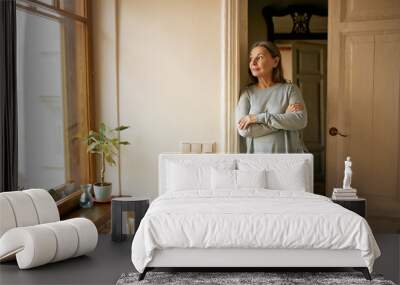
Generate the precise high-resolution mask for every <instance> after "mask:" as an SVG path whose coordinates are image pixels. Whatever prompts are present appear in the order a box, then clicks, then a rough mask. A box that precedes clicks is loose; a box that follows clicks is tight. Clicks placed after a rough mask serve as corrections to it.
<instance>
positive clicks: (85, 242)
mask: <svg viewBox="0 0 400 285" xmlns="http://www.w3.org/2000/svg"><path fill="white" fill-rule="evenodd" d="M97 239H98V235H97V229H96V227H95V225H94V224H93V223H92V222H91V221H90V220H88V219H85V218H76V219H71V220H66V221H61V222H54V223H49V224H42V225H35V226H29V227H18V228H13V229H11V230H9V231H7V232H6V233H5V234H4V235H3V236H2V237H1V238H0V261H3V260H8V259H9V258H10V257H12V256H13V255H15V254H16V259H17V263H18V266H19V268H20V269H28V268H32V267H36V266H40V265H43V264H46V263H49V262H56V261H60V260H63V259H67V258H70V257H76V256H79V255H82V254H86V253H88V252H90V251H92V250H93V249H94V248H95V247H96V245H97Z"/></svg>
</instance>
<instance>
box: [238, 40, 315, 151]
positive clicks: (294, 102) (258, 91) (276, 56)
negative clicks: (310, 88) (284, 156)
mask: <svg viewBox="0 0 400 285" xmlns="http://www.w3.org/2000/svg"><path fill="white" fill-rule="evenodd" d="M249 67H250V70H249V71H250V77H251V79H252V81H253V84H250V85H249V86H247V87H245V88H244V89H243V90H242V92H241V94H240V98H239V102H238V105H237V108H236V121H237V123H238V125H237V128H238V132H239V134H240V135H241V136H242V137H245V138H246V145H247V153H296V152H307V148H306V147H305V145H304V142H303V135H302V131H301V130H302V129H304V128H305V127H306V125H307V111H306V108H305V104H304V100H303V97H302V95H301V92H300V90H299V89H298V88H297V87H296V86H295V85H294V84H291V83H287V82H286V80H285V79H284V77H283V70H282V64H281V54H280V52H279V49H278V48H277V47H276V46H275V45H274V44H273V43H271V42H257V43H255V44H254V45H253V46H252V48H251V52H250V63H249Z"/></svg>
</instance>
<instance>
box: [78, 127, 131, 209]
mask: <svg viewBox="0 0 400 285" xmlns="http://www.w3.org/2000/svg"><path fill="white" fill-rule="evenodd" d="M127 128H129V126H122V125H121V126H119V127H117V128H115V129H110V128H108V127H107V126H106V125H105V124H104V123H101V124H100V128H99V131H98V132H96V131H93V130H90V131H89V134H88V136H87V137H86V138H85V142H86V143H87V145H88V147H87V151H88V152H89V153H92V154H96V155H99V156H100V161H101V171H100V182H98V183H95V184H94V186H93V188H94V196H95V199H96V201H98V202H106V201H109V200H110V198H111V190H112V185H111V183H109V182H105V181H104V174H105V171H106V169H105V166H106V162H107V163H108V164H109V165H110V166H114V165H116V161H115V156H116V155H117V154H118V152H119V150H120V145H128V144H129V142H127V141H121V140H120V137H119V133H120V132H121V131H123V130H126V129H127Z"/></svg>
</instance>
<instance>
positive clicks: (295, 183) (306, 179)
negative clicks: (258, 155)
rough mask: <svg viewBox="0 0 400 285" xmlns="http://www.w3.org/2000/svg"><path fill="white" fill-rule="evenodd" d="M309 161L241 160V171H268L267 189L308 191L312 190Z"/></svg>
mask: <svg viewBox="0 0 400 285" xmlns="http://www.w3.org/2000/svg"><path fill="white" fill-rule="evenodd" d="M307 163H308V161H306V160H295V159H286V158H285V159H281V158H280V159H276V158H271V159H239V160H238V168H239V169H240V170H261V169H265V170H266V181H267V187H266V188H267V189H272V190H294V191H307V190H308V189H311V188H312V187H311V185H312V181H310V173H309V172H310V171H311V170H309V167H308V164H307Z"/></svg>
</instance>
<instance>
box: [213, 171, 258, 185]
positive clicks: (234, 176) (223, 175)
mask: <svg viewBox="0 0 400 285" xmlns="http://www.w3.org/2000/svg"><path fill="white" fill-rule="evenodd" d="M265 187H266V175H265V170H229V169H215V168H213V169H212V170H211V189H212V190H218V189H231V190H238V189H241V188H265Z"/></svg>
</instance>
